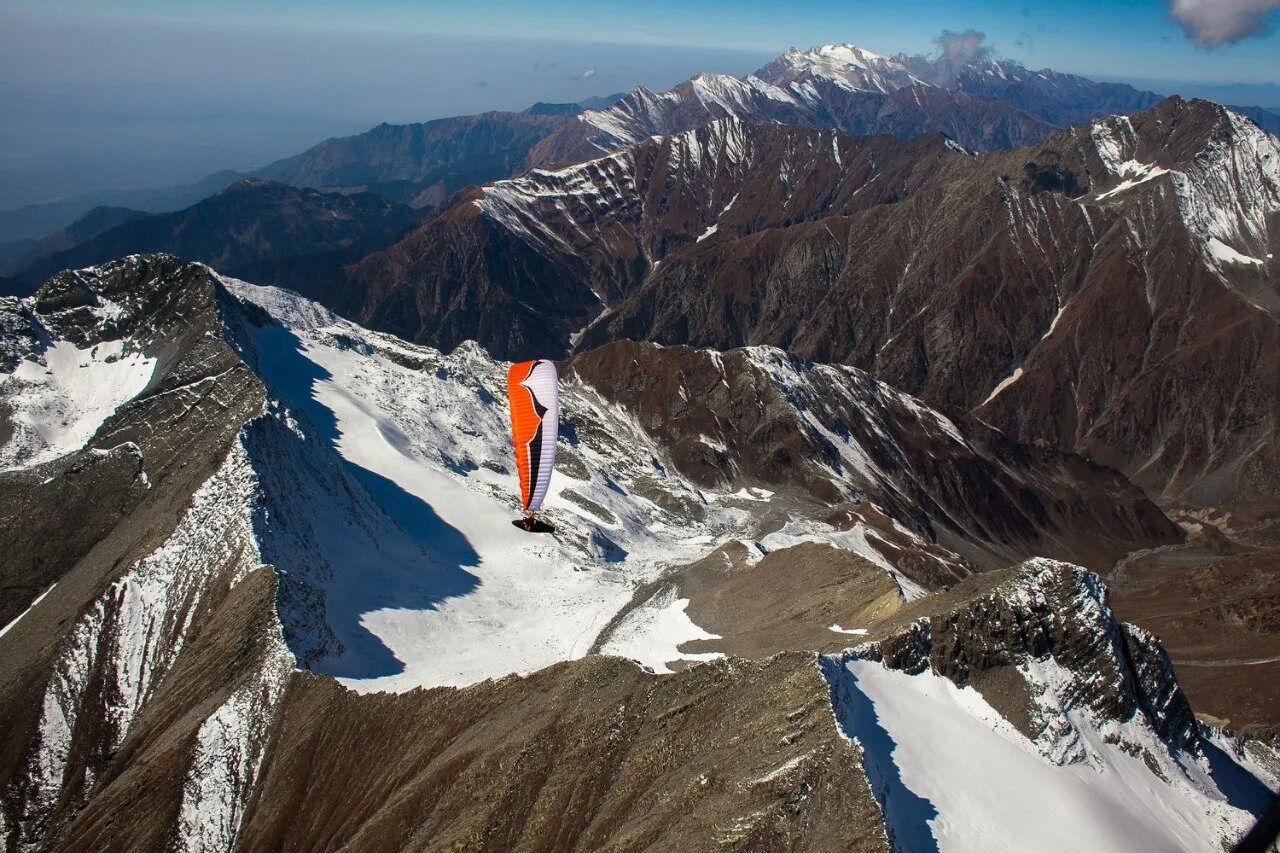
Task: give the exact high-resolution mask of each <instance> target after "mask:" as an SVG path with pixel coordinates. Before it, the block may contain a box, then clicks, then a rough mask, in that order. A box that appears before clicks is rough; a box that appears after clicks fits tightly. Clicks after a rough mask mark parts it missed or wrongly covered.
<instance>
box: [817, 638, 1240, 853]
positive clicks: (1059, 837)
mask: <svg viewBox="0 0 1280 853" xmlns="http://www.w3.org/2000/svg"><path fill="white" fill-rule="evenodd" d="M833 690H835V691H837V693H836V695H837V696H838V697H839V700H838V702H837V705H836V714H837V719H838V722H839V724H840V726H841V728H842V729H843V731H844V732H845V733H846V734H848V735H849V736H850V737H852V738H854V739H856V740H857V741H858V742H859V744H860V745H861V746H862V749H863V752H864V756H865V759H864V760H865V764H866V768H867V774H868V778H869V779H870V780H871V782H872V786H873V788H875V789H876V791H877V798H878V799H880V800H881V801H882V803H884V808H885V813H886V821H887V822H888V824H889V826H890V827H891V829H892V832H893V838H894V841H895V846H896V847H897V848H898V849H900V850H904V851H907V850H910V851H915V850H939V851H974V853H979V851H987V853H994V851H1024V850H1037V851H1043V853H1057V851H1061V853H1076V851H1081V850H1089V851H1116V853H1122V851H1135V850H1153V851H1154V850H1167V851H1179V850H1220V849H1222V846H1221V845H1222V841H1223V839H1224V838H1231V839H1234V838H1236V837H1238V836H1239V835H1240V834H1241V833H1242V832H1243V831H1244V830H1245V829H1246V828H1247V827H1248V826H1249V825H1250V824H1251V823H1252V820H1253V818H1252V816H1251V815H1250V814H1249V813H1248V812H1246V811H1244V810H1242V809H1240V808H1237V807H1236V806H1233V805H1232V804H1231V803H1229V802H1228V800H1227V795H1226V794H1225V793H1224V792H1223V791H1222V790H1220V789H1219V788H1218V787H1217V785H1215V783H1214V781H1213V779H1212V778H1210V777H1209V776H1208V775H1207V774H1206V773H1204V772H1203V770H1202V769H1201V768H1198V767H1196V766H1195V765H1192V764H1190V762H1187V763H1186V764H1183V763H1179V762H1177V761H1174V760H1173V759H1171V758H1168V753H1167V752H1166V751H1165V750H1164V748H1163V747H1161V746H1160V745H1159V744H1154V746H1155V749H1156V750H1157V753H1156V754H1160V753H1164V757H1165V758H1166V759H1168V760H1166V761H1163V762H1161V763H1162V764H1163V765H1164V766H1162V767H1161V768H1160V770H1161V773H1162V774H1163V775H1164V777H1165V778H1163V779H1162V778H1160V777H1159V776H1157V775H1156V774H1155V773H1153V772H1152V770H1151V769H1150V768H1149V767H1148V766H1147V765H1146V764H1145V763H1144V761H1143V759H1142V757H1141V756H1138V755H1134V754H1131V753H1130V752H1129V751H1126V749H1125V748H1124V745H1123V743H1117V742H1116V740H1118V738H1116V737H1115V736H1116V733H1115V732H1108V731H1105V730H1100V729H1099V728H1098V727H1095V726H1094V725H1093V724H1091V723H1084V724H1082V725H1079V726H1078V727H1077V730H1078V731H1079V732H1081V733H1082V735H1083V740H1084V742H1083V743H1082V744H1081V747H1082V749H1083V750H1084V751H1085V752H1086V754H1087V757H1086V758H1085V759H1084V760H1081V761H1078V762H1072V763H1066V764H1057V763H1055V762H1053V761H1052V760H1050V759H1048V758H1046V757H1045V756H1044V755H1042V754H1041V752H1040V750H1039V749H1038V748H1037V747H1036V745H1035V744H1034V743H1032V742H1031V741H1030V740H1028V739H1027V738H1026V737H1025V736H1024V735H1022V734H1021V733H1020V732H1018V731H1017V730H1016V729H1015V728H1014V727H1013V726H1012V725H1011V724H1010V723H1009V722H1008V721H1007V720H1005V719H1004V718H1003V717H1001V716H1000V714H999V713H998V712H997V711H996V710H995V709H993V708H992V707H991V706H990V705H989V704H987V702H986V701H985V700H984V699H983V698H982V695H981V694H980V693H978V691H976V690H974V689H973V688H972V687H964V688H960V687H957V686H956V685H955V684H954V683H953V682H952V681H951V680H950V679H947V678H944V677H942V676H939V675H935V674H933V673H931V672H928V671H926V672H923V673H921V674H919V675H907V674H906V673H903V672H900V671H897V670H890V669H886V668H885V667H884V666H882V665H881V664H879V663H877V662H874V661H866V660H852V661H849V662H847V663H846V664H845V665H844V669H843V672H842V673H841V679H840V681H839V682H838V685H836V686H834V687H833ZM1081 722H1083V721H1081ZM1124 734H1130V735H1131V734H1133V733H1131V732H1125V733H1124ZM1152 738H1154V736H1152ZM1236 772H1237V773H1238V774H1239V775H1240V776H1243V771H1236ZM1223 787H1224V788H1225V787H1226V786H1225V785H1224V786H1223Z"/></svg>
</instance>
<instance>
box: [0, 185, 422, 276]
mask: <svg viewBox="0 0 1280 853" xmlns="http://www.w3.org/2000/svg"><path fill="white" fill-rule="evenodd" d="M130 213H131V214H136V212H133V211H131V212H130ZM419 216H420V214H419V212H417V211H415V210H413V209H412V208H410V207H407V206H405V205H401V204H396V203H394V202H390V201H387V200H386V199H384V198H382V197H381V196H378V195H374V194H373V193H367V192H361V193H351V194H341V193H322V192H319V191H317V190H312V189H299V188H297V187H291V186H287V185H285V184H280V183H275V182H271V181H263V180H259V179H257V178H245V179H242V180H240V181H238V182H236V183H234V184H232V185H230V186H229V187H227V188H225V189H223V190H221V191H219V192H217V193H215V194H214V195H212V196H210V197H209V198H207V199H205V200H203V201H201V202H198V203H197V204H195V205H192V206H191V207H188V208H186V209H184V210H180V211H176V212H174V213H161V214H155V215H147V214H142V215H131V216H130V217H129V218H128V219H127V221H125V222H124V223H122V224H120V225H117V226H115V227H113V228H109V229H106V230H104V231H101V232H100V233H98V234H96V235H95V236H93V237H92V238H91V239H89V240H87V241H86V242H84V243H81V244H79V245H77V246H74V247H72V248H69V249H64V250H62V251H59V252H55V253H53V254H52V255H49V256H47V257H45V258H43V259H41V260H40V261H38V262H37V263H35V264H34V265H33V266H31V267H28V268H27V269H26V270H24V271H23V272H22V273H20V274H19V275H18V279H19V281H20V282H23V283H24V284H25V288H24V289H25V290H27V291H28V292H29V291H30V290H33V289H34V288H35V286H36V285H38V284H39V283H40V282H41V281H43V280H44V279H45V278H47V277H48V276H50V275H52V274H53V273H55V272H57V271H59V270H61V269H66V268H68V267H81V266H86V265H91V264H95V263H100V262H102V261H105V260H110V259H113V258H118V257H122V256H124V255H132V254H137V253H140V252H161V251H162V252H172V253H174V254H178V255H181V256H183V257H185V258H189V259H191V260H197V261H203V262H204V263H207V264H210V265H212V266H215V267H216V268H218V269H219V270H223V271H224V272H226V274H228V275H233V276H243V277H246V278H252V279H259V280H269V281H278V282H280V283H282V284H285V285H286V286H295V287H304V286H306V285H307V284H309V283H310V281H311V280H312V279H314V278H324V277H326V276H327V275H330V274H332V273H334V272H336V271H337V270H338V269H340V268H341V267H342V266H344V265H345V264H348V263H352V262H353V261H356V260H359V259H360V258H362V257H364V256H365V255H367V254H368V253H369V252H371V251H374V250H375V249H378V248H381V247H383V246H385V245H387V244H388V243H391V242H393V241H394V240H395V239H396V238H397V237H399V236H400V235H401V234H402V233H403V232H404V230H405V229H406V228H407V227H408V226H409V225H411V224H413V223H414V222H415V221H416V220H417V219H418V218H419Z"/></svg>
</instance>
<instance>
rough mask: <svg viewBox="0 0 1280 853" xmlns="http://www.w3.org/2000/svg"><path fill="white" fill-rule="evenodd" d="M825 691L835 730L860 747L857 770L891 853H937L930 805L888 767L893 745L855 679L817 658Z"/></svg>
mask: <svg viewBox="0 0 1280 853" xmlns="http://www.w3.org/2000/svg"><path fill="white" fill-rule="evenodd" d="M818 660H819V662H820V666H821V668H822V673H823V675H824V676H826V679H827V685H828V687H829V688H830V690H831V706H832V708H833V709H834V710H835V712H836V722H837V724H838V725H839V726H840V730H841V731H842V732H844V734H845V735H846V736H847V737H849V738H853V739H856V740H857V741H858V743H859V744H860V745H861V746H862V764H863V768H864V769H865V770H866V774H867V780H868V781H869V782H870V783H871V790H872V793H874V794H875V797H876V800H877V801H879V803H880V809H881V811H883V812H884V819H885V828H886V829H887V830H888V831H889V835H890V841H891V842H892V844H893V849H894V850H895V851H900V853H937V851H938V841H937V839H935V838H934V837H933V830H932V829H931V828H930V827H929V821H931V820H933V819H934V818H936V817H938V809H937V808H936V807H935V806H934V804H933V803H932V802H931V801H930V800H927V799H925V798H924V797H921V796H920V795H919V794H917V793H916V792H915V791H913V790H911V789H910V788H909V787H907V783H906V782H904V781H903V779H902V774H901V773H900V772H899V770H898V765H897V764H895V763H894V761H893V751H894V750H895V749H896V748H897V746H898V744H897V741H895V740H894V739H893V737H892V736H891V735H890V734H889V731H888V730H887V729H886V728H885V727H884V726H883V725H881V723H880V717H879V715H877V714H876V708H875V705H874V704H873V703H872V701H871V700H870V699H869V698H868V697H867V695H866V694H865V693H863V692H862V690H861V689H860V688H859V687H858V676H856V675H855V674H854V673H852V672H850V671H849V670H848V669H847V668H846V667H845V665H844V661H842V660H840V659H834V660H833V659H831V658H829V657H826V656H821V657H819V658H818Z"/></svg>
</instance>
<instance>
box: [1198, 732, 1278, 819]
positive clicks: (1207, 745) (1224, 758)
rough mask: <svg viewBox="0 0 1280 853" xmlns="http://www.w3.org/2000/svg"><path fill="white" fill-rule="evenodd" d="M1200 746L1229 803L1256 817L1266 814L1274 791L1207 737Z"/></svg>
mask: <svg viewBox="0 0 1280 853" xmlns="http://www.w3.org/2000/svg"><path fill="white" fill-rule="evenodd" d="M1201 743H1202V744H1203V746H1204V754H1205V757H1206V758H1207V759H1209V773H1210V775H1212V776H1213V781H1214V782H1215V783H1217V785H1218V790H1219V791H1221V792H1222V796H1224V797H1226V798H1227V802H1228V803H1230V804H1231V805H1233V806H1235V807H1236V808H1238V809H1240V810H1242V811H1246V812H1249V813H1250V814H1252V815H1254V816H1257V815H1260V814H1262V813H1263V812H1264V811H1266V808H1267V806H1268V805H1270V804H1271V791H1269V790H1268V789H1267V786H1266V785H1263V784H1262V783H1261V782H1260V781H1258V779H1257V777H1256V776H1254V775H1253V774H1252V773H1250V772H1249V771H1248V770H1246V769H1245V768H1243V767H1241V766H1240V765H1239V764H1237V763H1236V760H1235V759H1234V758H1232V757H1231V756H1230V755H1229V754H1227V753H1226V752H1225V751H1223V750H1222V749H1219V748H1218V747H1217V746H1216V745H1214V743H1213V742H1212V741H1210V740H1209V739H1208V738H1204V739H1202V740H1201Z"/></svg>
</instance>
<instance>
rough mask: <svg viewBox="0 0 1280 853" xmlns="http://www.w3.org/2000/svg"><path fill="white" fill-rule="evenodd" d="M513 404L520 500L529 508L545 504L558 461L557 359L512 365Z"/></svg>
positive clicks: (509, 389) (510, 391)
mask: <svg viewBox="0 0 1280 853" xmlns="http://www.w3.org/2000/svg"><path fill="white" fill-rule="evenodd" d="M507 401H508V403H509V404H510V406H511V440H512V442H513V443H514V444H515V448H516V470H517V471H518V472H519V473H520V504H521V506H523V507H524V509H525V510H526V511H528V512H532V511H533V510H536V509H537V508H538V507H540V506H542V499H543V498H545V497H546V496H547V485H548V484H549V483H550V482H551V469H552V468H554V467H555V464H556V438H557V435H558V433H559V427H560V395H559V391H558V389H557V385H556V366H555V363H554V362H551V361H544V360H543V359H537V360H535V361H521V362H518V363H516V364H513V365H511V368H510V369H509V370H508V371H507Z"/></svg>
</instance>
